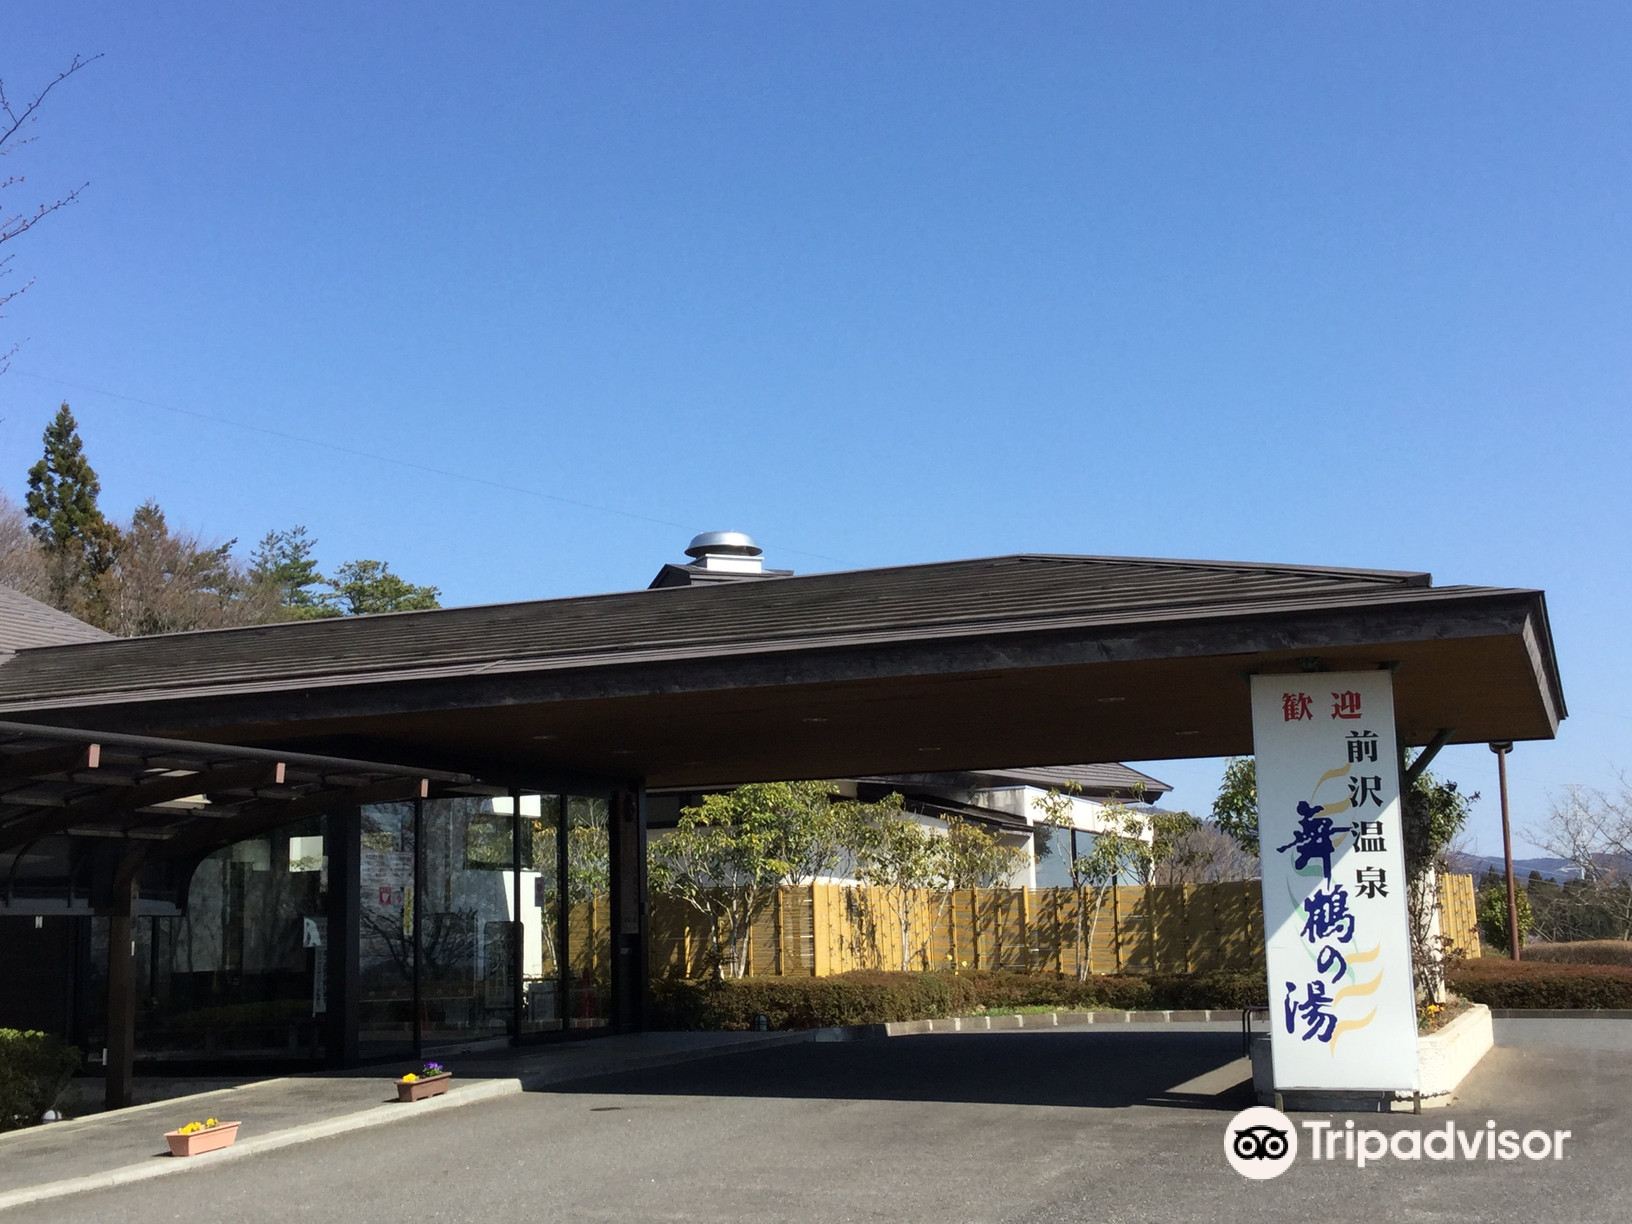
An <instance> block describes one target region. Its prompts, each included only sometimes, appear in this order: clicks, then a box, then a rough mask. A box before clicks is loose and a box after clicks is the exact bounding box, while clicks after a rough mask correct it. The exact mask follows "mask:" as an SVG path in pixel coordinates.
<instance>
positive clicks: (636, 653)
mask: <svg viewBox="0 0 1632 1224" xmlns="http://www.w3.org/2000/svg"><path fill="white" fill-rule="evenodd" d="M1513 593H1514V592H1508V591H1502V590H1498V589H1495V588H1488V587H1447V588H1434V587H1432V586H1431V585H1430V579H1429V576H1428V575H1427V574H1424V573H1401V572H1393V571H1385V570H1359V569H1334V568H1330V567H1311V566H1290V565H1260V564H1247V563H1239V562H1212V561H1167V560H1155V559H1144V558H1117V557H1075V556H1039V555H1021V556H1009V557H995V558H988V559H984V560H973V561H954V562H946V563H940V564H931V565H911V566H900V567H895V568H889V569H871V570H854V571H849V572H841V573H827V574H805V575H798V576H794V577H787V578H778V579H775V580H773V581H763V582H732V583H722V584H711V585H707V586H695V587H684V588H677V589H669V590H653V591H635V592H629V593H625V594H615V595H597V596H586V597H579V598H570V599H554V600H546V601H539V602H531V603H513V604H498V605H492V606H486V607H470V608H449V609H439V610H436V611H428V612H403V613H395V614H391V615H382V616H368V617H356V618H346V619H334V620H318V621H301V622H291V623H284V624H277V625H265V626H259V627H253V628H242V629H218V630H211V631H205V632H195V633H178V634H165V635H161V636H157V637H148V638H122V639H115V640H108V641H98V642H90V643H85V644H78V645H68V646H52V647H44V648H39V649H31V650H24V651H22V652H21V653H19V654H18V655H17V656H15V657H14V658H12V659H10V660H9V661H6V662H5V663H4V665H3V666H0V708H11V709H22V708H30V707H32V708H49V707H54V706H72V705H78V704H100V703H105V702H127V701H152V700H157V699H164V698H169V697H181V696H209V695H223V694H233V693H248V692H269V691H280V690H281V691H288V690H300V689H311V688H317V687H322V686H329V685H338V684H356V683H372V682H380V681H400V680H417V679H430V678H437V677H459V676H470V675H502V674H506V673H510V674H515V673H525V672H537V671H546V670H552V669H583V668H594V667H601V666H608V665H624V664H630V663H649V662H676V661H685V660H690V659H698V658H707V657H715V658H717V657H721V656H732V655H758V654H765V653H773V652H778V651H788V650H802V651H808V650H813V649H822V648H831V647H844V646H858V645H860V646H870V645H877V644H887V643H910V642H926V641H936V640H941V641H945V640H956V639H960V638H967V637H973V636H985V635H1000V634H1016V633H1034V632H1037V631H1046V630H1051V629H1082V628H1089V629H1093V630H1102V629H1104V628H1108V627H1113V626H1117V625H1123V624H1129V625H1131V624H1142V625H1153V624H1162V623H1171V622H1178V621H1186V620H1197V619H1216V618H1222V617H1231V618H1236V617H1242V616H1257V615H1268V614H1276V613H1298V612H1305V611H1315V612H1327V611H1344V610H1346V609H1349V608H1360V607H1375V606H1378V605H1381V604H1389V605H1392V604H1401V603H1411V602H1414V601H1443V600H1447V599H1456V598H1460V597H1470V598H1471V597H1479V596H1489V595H1502V594H1513ZM1525 594H1529V593H1528V592H1526V593H1525Z"/></svg>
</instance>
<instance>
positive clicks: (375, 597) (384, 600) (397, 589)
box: [323, 561, 442, 616]
mask: <svg viewBox="0 0 1632 1224" xmlns="http://www.w3.org/2000/svg"><path fill="white" fill-rule="evenodd" d="M329 586H331V587H332V588H333V592H332V593H330V594H326V595H324V596H323V598H324V600H325V601H326V603H327V604H328V606H329V607H331V608H335V609H338V610H339V611H340V613H341V614H342V615H344V616H367V615H370V614H372V613H376V612H420V611H424V610H425V609H428V608H440V607H441V606H442V605H441V603H439V602H438V600H439V598H440V596H441V594H442V592H441V591H439V590H437V589H436V588H435V587H434V586H416V585H414V584H413V583H411V582H409V581H407V579H405V578H402V577H400V576H399V575H397V574H393V573H392V572H391V566H390V564H389V563H387V562H385V561H348V562H346V563H345V564H344V565H342V566H341V567H340V568H339V570H337V571H336V572H335V575H334V577H333V578H331V579H329Z"/></svg>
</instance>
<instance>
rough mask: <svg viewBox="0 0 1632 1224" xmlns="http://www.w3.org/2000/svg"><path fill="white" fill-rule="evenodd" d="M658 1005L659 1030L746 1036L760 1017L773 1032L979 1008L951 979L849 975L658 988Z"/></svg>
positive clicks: (959, 983) (655, 989)
mask: <svg viewBox="0 0 1632 1224" xmlns="http://www.w3.org/2000/svg"><path fill="white" fill-rule="evenodd" d="M652 1005H653V1016H652V1022H653V1024H654V1026H655V1027H659V1028H683V1029H728V1030H741V1029H750V1028H752V1027H753V1024H754V1017H755V1016H756V1015H763V1016H765V1017H766V1019H767V1020H769V1022H770V1026H771V1027H772V1028H773V1029H800V1028H827V1027H829V1026H832V1025H843V1024H882V1023H885V1022H887V1021H891V1020H918V1019H925V1018H934V1017H940V1016H952V1015H958V1014H960V1013H963V1012H968V1011H971V1010H973V1009H974V1007H975V1006H976V1002H975V995H974V991H973V990H972V989H971V988H970V986H969V984H968V982H967V981H966V980H964V979H960V978H957V977H954V976H953V975H951V974H945V973H845V974H840V975H839V976H837V977H827V978H740V979H735V980H731V981H727V982H722V983H712V982H658V983H654V984H653V986H652Z"/></svg>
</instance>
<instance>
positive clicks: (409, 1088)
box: [396, 1071, 453, 1101]
mask: <svg viewBox="0 0 1632 1224" xmlns="http://www.w3.org/2000/svg"><path fill="white" fill-rule="evenodd" d="M452 1082H453V1072H452V1071H444V1072H442V1074H441V1075H427V1076H425V1077H424V1078H423V1079H417V1080H410V1081H403V1080H400V1079H399V1080H397V1081H396V1084H397V1100H399V1101H423V1100H424V1099H425V1098H426V1097H434V1096H441V1095H442V1094H443V1093H444V1092H446V1091H447V1090H448V1085H449V1084H451V1083H452Z"/></svg>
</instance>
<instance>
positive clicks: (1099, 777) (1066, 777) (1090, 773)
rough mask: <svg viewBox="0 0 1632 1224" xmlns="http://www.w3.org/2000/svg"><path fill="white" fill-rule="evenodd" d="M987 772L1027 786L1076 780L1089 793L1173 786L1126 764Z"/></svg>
mask: <svg viewBox="0 0 1632 1224" xmlns="http://www.w3.org/2000/svg"><path fill="white" fill-rule="evenodd" d="M985 775H986V776H987V777H990V778H998V779H1008V780H1010V781H1012V782H1017V783H1020V784H1021V785H1024V786H1036V787H1041V788H1043V789H1047V788H1048V787H1051V786H1059V787H1063V786H1067V785H1069V784H1070V783H1073V782H1075V783H1076V784H1077V785H1078V786H1080V787H1082V790H1083V793H1084V794H1086V795H1095V794H1105V793H1107V792H1109V793H1114V794H1119V795H1131V794H1135V793H1143V794H1146V795H1150V796H1152V797H1155V796H1157V795H1165V794H1166V793H1167V792H1168V791H1170V790H1172V789H1173V788H1172V787H1171V786H1169V785H1168V784H1167V783H1166V782H1163V781H1162V780H1161V779H1159V778H1153V777H1151V776H1150V775H1149V774H1147V773H1140V772H1139V771H1138V770H1137V769H1129V768H1128V767H1127V766H1126V765H1120V764H1115V763H1111V764H1105V765H1044V766H1038V767H1035V768H1031V769H989V770H986V771H985Z"/></svg>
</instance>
